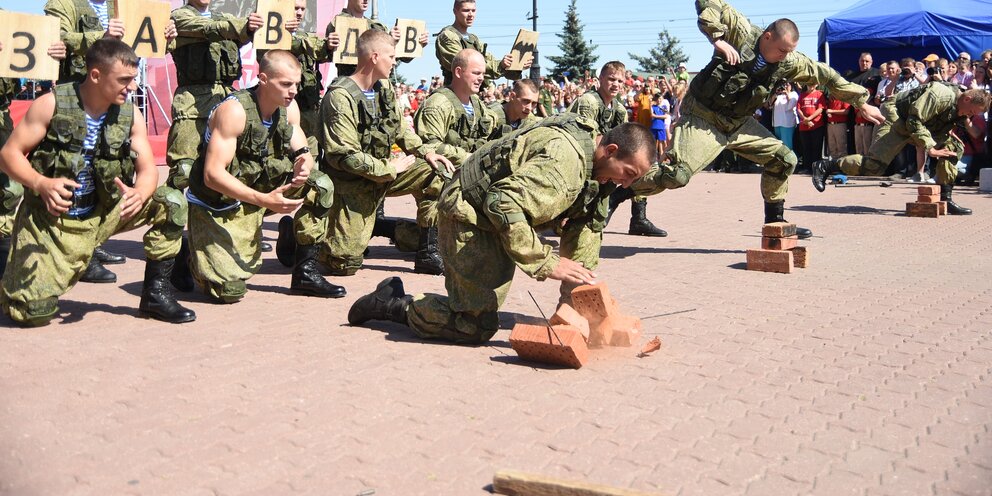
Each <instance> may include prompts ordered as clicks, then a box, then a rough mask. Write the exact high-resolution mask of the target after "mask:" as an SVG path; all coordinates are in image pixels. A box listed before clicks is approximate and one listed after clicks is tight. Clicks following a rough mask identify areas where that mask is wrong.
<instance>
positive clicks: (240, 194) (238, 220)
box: [183, 50, 345, 303]
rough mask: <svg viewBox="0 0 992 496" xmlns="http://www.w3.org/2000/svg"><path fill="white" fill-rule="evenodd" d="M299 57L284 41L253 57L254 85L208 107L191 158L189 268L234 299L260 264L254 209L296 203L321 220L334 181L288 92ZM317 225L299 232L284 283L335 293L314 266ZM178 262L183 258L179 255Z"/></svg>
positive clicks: (214, 293) (296, 77) (258, 216)
mask: <svg viewBox="0 0 992 496" xmlns="http://www.w3.org/2000/svg"><path fill="white" fill-rule="evenodd" d="M301 73H302V69H301V67H300V62H299V61H298V60H297V59H296V57H294V56H293V55H292V54H291V53H289V52H287V51H285V50H271V51H269V52H266V53H265V55H263V56H262V57H261V59H259V75H258V86H256V87H254V88H250V89H246V90H240V91H236V92H234V93H232V94H231V95H229V96H228V97H227V98H226V99H225V100H224V101H222V102H221V103H220V104H219V105H217V107H216V108H214V110H213V111H212V112H211V115H210V118H209V120H208V127H207V131H206V132H205V133H204V137H203V142H204V143H205V147H206V149H205V150H204V151H205V153H201V154H200V157H199V158H198V159H197V160H196V161H195V162H194V163H193V167H192V169H191V171H190V178H189V181H190V182H189V189H188V190H187V192H186V198H187V199H188V200H189V203H190V214H189V217H190V223H189V244H190V248H191V251H192V255H191V257H190V259H191V261H192V263H191V264H190V267H189V268H190V271H191V272H192V275H193V278H194V279H195V280H196V281H197V282H199V283H200V284H201V285H202V286H203V289H204V291H205V292H206V293H207V295H209V296H211V297H212V298H214V299H215V300H218V301H220V302H223V303H234V302H237V301H238V300H240V299H241V298H242V297H244V295H245V293H246V292H247V286H246V284H245V282H246V281H247V280H248V279H249V278H250V277H251V276H253V275H255V273H256V272H258V269H259V268H260V267H261V265H262V250H261V240H262V219H263V217H264V216H265V213H266V210H271V211H273V212H276V213H283V214H285V213H289V212H292V211H293V210H296V208H297V207H300V206H301V205H306V206H307V207H308V208H307V209H306V210H305V211H306V212H307V213H308V214H309V215H313V216H314V218H312V219H309V220H308V221H307V222H306V224H307V225H322V223H323V220H322V219H323V218H324V217H326V215H327V209H328V208H330V206H331V201H332V196H333V192H334V186H333V185H332V183H331V181H330V179H329V178H328V177H327V176H326V175H324V174H322V173H321V172H320V171H316V170H313V166H314V160H313V155H311V153H310V149H309V148H308V147H307V137H306V135H304V134H303V130H302V129H301V128H300V110H299V107H298V106H297V104H296V101H295V100H294V98H295V97H296V92H297V85H298V84H299V83H300V77H301ZM324 232H325V231H324V230H323V229H321V230H320V232H319V233H314V232H307V233H303V232H298V233H297V247H296V250H295V264H294V267H293V276H292V282H291V285H290V291H291V292H293V293H297V294H303V295H308V296H319V297H330V298H339V297H342V296H344V295H345V289H344V288H343V287H341V286H336V285H333V284H331V283H329V282H327V281H326V280H324V277H323V276H322V275H321V274H320V271H319V270H318V268H317V261H316V260H315V259H314V256H315V255H316V253H317V247H318V243H320V242H321V241H323V235H324ZM183 262H185V261H183Z"/></svg>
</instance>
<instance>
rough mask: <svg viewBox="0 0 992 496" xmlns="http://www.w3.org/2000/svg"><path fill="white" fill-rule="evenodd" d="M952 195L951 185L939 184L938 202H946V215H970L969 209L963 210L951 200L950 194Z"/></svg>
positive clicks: (952, 187)
mask: <svg viewBox="0 0 992 496" xmlns="http://www.w3.org/2000/svg"><path fill="white" fill-rule="evenodd" d="M952 193H954V185H953V184H941V185H940V201H945V202H947V213H948V215H971V209H970V208H964V207H962V206H961V205H958V204H957V203H954V200H952V199H951V194H952Z"/></svg>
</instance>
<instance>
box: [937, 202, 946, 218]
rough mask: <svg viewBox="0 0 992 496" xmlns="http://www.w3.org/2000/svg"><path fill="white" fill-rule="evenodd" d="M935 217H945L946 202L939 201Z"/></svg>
mask: <svg viewBox="0 0 992 496" xmlns="http://www.w3.org/2000/svg"><path fill="white" fill-rule="evenodd" d="M937 215H947V202H946V201H939V202H937Z"/></svg>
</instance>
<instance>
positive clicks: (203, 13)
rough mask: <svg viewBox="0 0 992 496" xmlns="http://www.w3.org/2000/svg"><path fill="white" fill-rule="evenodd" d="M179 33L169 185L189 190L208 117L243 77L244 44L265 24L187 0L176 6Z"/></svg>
mask: <svg viewBox="0 0 992 496" xmlns="http://www.w3.org/2000/svg"><path fill="white" fill-rule="evenodd" d="M172 20H173V21H174V22H175V23H176V30H177V31H178V33H179V36H178V37H177V38H176V42H175V45H172V46H171V48H172V50H171V52H172V60H173V62H174V63H175V64H176V79H177V80H178V86H177V87H176V93H175V95H173V97H172V127H171V128H169V149H168V153H167V155H166V160H167V162H168V164H169V179H168V184H169V186H172V187H173V188H177V189H180V190H181V189H185V188H186V186H187V185H188V184H189V170H190V168H191V167H192V166H193V161H195V160H196V158H197V157H198V156H199V155H200V142H201V139H202V138H203V133H204V131H206V129H207V116H208V114H209V113H210V110H211V109H213V108H214V107H216V106H217V104H219V103H220V102H221V100H223V99H224V98H226V97H227V95H229V94H231V93H232V92H234V86H233V84H234V82H235V81H237V80H238V78H240V77H241V53H240V51H239V50H240V48H241V47H242V46H244V45H246V44H247V43H248V42H250V41H251V38H252V34H253V33H254V32H255V30H257V29H258V28H260V27H262V18H261V17H260V16H259V15H258V14H257V13H252V14H250V15H249V16H248V18H247V19H238V18H236V17H234V16H232V15H230V14H211V13H210V0H188V1H187V2H186V5H184V6H182V7H180V8H178V9H176V10H173V11H172Z"/></svg>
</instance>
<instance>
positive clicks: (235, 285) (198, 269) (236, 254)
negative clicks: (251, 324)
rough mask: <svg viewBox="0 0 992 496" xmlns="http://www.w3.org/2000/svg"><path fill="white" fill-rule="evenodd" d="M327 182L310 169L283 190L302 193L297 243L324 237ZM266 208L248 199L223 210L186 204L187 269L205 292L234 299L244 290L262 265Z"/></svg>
mask: <svg viewBox="0 0 992 496" xmlns="http://www.w3.org/2000/svg"><path fill="white" fill-rule="evenodd" d="M287 180H288V178H287ZM318 185H319V187H318ZM249 186H251V185H249ZM331 188H332V186H331V182H330V180H329V179H328V178H327V176H326V175H324V174H323V173H321V172H320V171H313V172H312V173H311V174H310V179H309V180H308V181H307V184H306V185H304V186H303V187H301V188H290V189H289V190H287V192H286V193H285V194H284V196H286V197H287V198H303V206H302V207H300V209H299V211H297V213H296V224H297V226H300V225H302V226H306V227H303V228H300V227H298V228H297V230H296V232H297V235H296V239H297V242H298V243H300V244H316V243H319V242H321V241H323V236H324V235H325V234H326V228H325V227H324V226H325V225H326V216H327V208H328V206H330V204H331V197H332V196H333V189H331ZM268 213H271V212H269V211H268V210H266V209H264V208H262V207H259V206H257V205H252V204H250V203H241V205H240V206H239V207H238V208H235V209H231V210H227V211H223V212H214V211H211V210H208V209H206V208H204V207H202V206H199V205H195V204H193V205H190V209H189V245H190V251H191V252H192V263H191V264H190V269H191V271H192V273H193V278H194V279H195V280H196V281H197V282H198V283H200V286H201V287H202V288H203V290H204V292H205V293H206V294H207V295H209V296H211V297H213V298H215V299H217V300H220V301H222V302H224V303H235V302H237V301H238V300H240V299H241V298H243V297H244V296H245V294H246V293H247V292H248V288H247V285H246V281H248V279H250V278H251V276H253V275H255V274H256V273H258V269H259V268H260V267H261V266H262V247H261V243H262V221H263V219H264V217H265V215H266V214H268ZM308 236H309V238H307V237H308Z"/></svg>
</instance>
